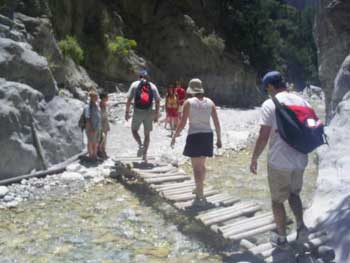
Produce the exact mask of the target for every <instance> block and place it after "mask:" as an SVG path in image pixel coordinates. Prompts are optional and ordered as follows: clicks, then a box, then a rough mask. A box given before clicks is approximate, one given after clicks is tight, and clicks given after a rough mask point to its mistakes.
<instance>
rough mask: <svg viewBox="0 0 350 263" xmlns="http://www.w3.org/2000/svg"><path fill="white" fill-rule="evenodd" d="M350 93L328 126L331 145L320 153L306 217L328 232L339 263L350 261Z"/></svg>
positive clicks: (309, 221) (310, 222) (311, 223)
mask: <svg viewBox="0 0 350 263" xmlns="http://www.w3.org/2000/svg"><path fill="white" fill-rule="evenodd" d="M349 113H350V92H348V93H347V94H346V95H345V96H344V98H343V100H342V101H341V102H340V103H339V104H338V106H337V108H336V114H335V116H334V118H333V119H332V120H331V122H330V125H329V126H328V127H327V130H326V132H327V135H328V142H329V146H323V147H321V148H320V150H319V152H318V153H319V173H318V179H317V190H316V193H315V196H314V199H313V203H312V206H311V208H310V209H308V210H307V211H306V214H305V218H306V219H307V223H308V224H309V225H310V226H316V227H318V229H320V230H321V231H326V232H327V233H328V236H329V237H330V242H329V244H330V245H331V246H332V247H333V248H334V249H335V251H336V260H335V262H337V263H348V262H350V245H349V236H350V192H349V185H350V176H349V171H350V144H349V141H350V133H349V130H350V114H349Z"/></svg>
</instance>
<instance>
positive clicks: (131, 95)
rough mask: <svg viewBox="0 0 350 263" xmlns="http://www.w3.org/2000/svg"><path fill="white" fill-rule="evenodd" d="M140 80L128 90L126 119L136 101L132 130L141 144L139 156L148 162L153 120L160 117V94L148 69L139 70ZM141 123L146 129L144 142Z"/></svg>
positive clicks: (155, 120)
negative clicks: (132, 103) (141, 136)
mask: <svg viewBox="0 0 350 263" xmlns="http://www.w3.org/2000/svg"><path fill="white" fill-rule="evenodd" d="M139 76H140V78H139V80H137V81H134V82H133V83H132V84H131V86H130V88H129V92H128V99H127V102H126V110H125V120H126V121H128V120H129V119H130V113H129V112H130V106H131V102H132V101H134V113H133V117H132V123H131V131H132V135H133V137H134V139H135V140H136V142H137V144H138V145H139V149H138V151H137V156H138V157H141V156H142V159H143V160H144V161H145V162H147V151H148V147H149V143H150V133H151V131H152V129H153V124H152V123H153V121H154V122H157V121H158V118H159V109H160V96H159V92H158V89H157V87H156V85H154V84H153V83H152V82H150V81H148V74H147V71H146V70H142V71H140V72H139ZM153 101H155V104H156V113H155V115H154V111H153V110H152V106H153ZM141 124H143V129H144V135H145V138H144V142H143V143H142V141H141V138H140V135H139V132H138V130H139V129H140V126H141Z"/></svg>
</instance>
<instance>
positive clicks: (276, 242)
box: [270, 231, 290, 250]
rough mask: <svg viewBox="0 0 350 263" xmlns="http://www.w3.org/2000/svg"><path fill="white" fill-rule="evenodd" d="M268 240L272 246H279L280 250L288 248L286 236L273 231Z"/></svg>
mask: <svg viewBox="0 0 350 263" xmlns="http://www.w3.org/2000/svg"><path fill="white" fill-rule="evenodd" d="M270 242H271V244H272V246H274V247H276V248H279V249H281V250H288V249H289V248H290V246H289V244H288V241H287V237H286V236H281V235H279V234H278V233H277V232H275V231H272V232H271V237H270Z"/></svg>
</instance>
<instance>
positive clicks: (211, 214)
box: [196, 202, 255, 220]
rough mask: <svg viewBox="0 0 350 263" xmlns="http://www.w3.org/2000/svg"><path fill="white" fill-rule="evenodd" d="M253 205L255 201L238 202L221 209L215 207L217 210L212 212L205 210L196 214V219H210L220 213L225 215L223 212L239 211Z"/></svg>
mask: <svg viewBox="0 0 350 263" xmlns="http://www.w3.org/2000/svg"><path fill="white" fill-rule="evenodd" d="M253 205H255V203H253V202H245V203H238V204H236V205H233V206H230V207H225V208H219V209H215V210H213V211H210V212H204V213H202V214H199V215H198V216H196V219H199V220H205V219H210V218H212V217H216V216H218V215H223V214H225V213H228V212H232V211H239V210H240V209H242V208H246V207H249V206H253Z"/></svg>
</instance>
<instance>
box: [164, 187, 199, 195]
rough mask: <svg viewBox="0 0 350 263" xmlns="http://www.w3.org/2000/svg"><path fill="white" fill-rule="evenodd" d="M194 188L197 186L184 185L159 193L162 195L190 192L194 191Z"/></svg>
mask: <svg viewBox="0 0 350 263" xmlns="http://www.w3.org/2000/svg"><path fill="white" fill-rule="evenodd" d="M194 189H195V186H194V185H190V186H187V187H182V188H179V189H171V190H166V191H161V192H159V194H160V195H161V196H169V195H179V194H188V193H193V191H194Z"/></svg>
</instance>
